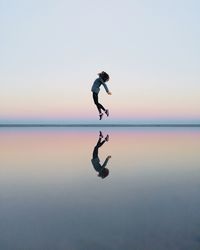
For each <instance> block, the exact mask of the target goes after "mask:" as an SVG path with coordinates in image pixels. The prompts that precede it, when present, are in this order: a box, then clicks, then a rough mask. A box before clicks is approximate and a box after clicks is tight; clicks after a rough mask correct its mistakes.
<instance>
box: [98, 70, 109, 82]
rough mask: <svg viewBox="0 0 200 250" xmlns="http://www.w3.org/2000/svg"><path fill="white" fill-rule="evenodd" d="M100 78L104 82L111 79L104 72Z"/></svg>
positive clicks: (100, 74)
mask: <svg viewBox="0 0 200 250" xmlns="http://www.w3.org/2000/svg"><path fill="white" fill-rule="evenodd" d="M98 75H99V77H101V79H102V80H103V81H104V82H107V81H109V79H110V77H109V75H108V74H107V73H106V72H105V71H102V72H101V73H99V74H98Z"/></svg>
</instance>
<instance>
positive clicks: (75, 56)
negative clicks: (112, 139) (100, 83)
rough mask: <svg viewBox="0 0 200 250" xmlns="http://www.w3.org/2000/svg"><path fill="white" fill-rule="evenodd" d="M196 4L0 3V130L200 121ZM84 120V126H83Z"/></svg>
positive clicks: (199, 39) (199, 38) (199, 32)
mask: <svg viewBox="0 0 200 250" xmlns="http://www.w3.org/2000/svg"><path fill="white" fill-rule="evenodd" d="M199 13H200V2H199V1H194V0H191V1H179V0H174V1H171V0H169V1H161V0H160V1H158V0H157V1H156V0H153V1H141V0H140V1H139V0H138V1H127V0H125V1H114V0H111V1H105V0H103V1H95V0H93V1H89V0H86V1H80V0H74V1H59V0H57V1H56V0H54V1H49V0H48V1H47V0H42V1H37V0H34V1H32V0H29V1H21V0H19V1H9V0H6V1H2V0H0V36H1V41H0V55H1V56H0V86H1V91H0V100H1V107H0V121H4V120H16V119H23V120H29V119H31V120H33V119H36V120H42V119H51V120H69V119H70V120H84V119H86V118H84V117H87V119H88V120H90V121H93V120H96V119H97V117H96V116H97V112H96V109H95V107H94V106H93V103H92V100H91V93H90V87H91V84H92V82H93V80H94V79H95V77H96V73H98V72H99V71H101V70H105V71H107V72H108V73H110V75H111V80H110V84H109V86H110V89H111V91H112V92H113V96H111V97H108V96H107V95H105V94H104V93H103V90H102V91H101V94H100V95H101V97H100V98H101V100H102V102H103V103H105V105H108V106H109V108H110V110H111V114H112V116H111V118H110V122H112V119H113V121H114V120H120V119H121V120H123V121H124V120H131V121H132V120H133V121H134V120H140V119H141V120H146V119H147V120H148V119H149V120H152V119H156V120H193V121H194V120H200V109H199V106H200V105H199V104H200V103H199V102H200V101H199V100H200V29H199V23H200V15H199ZM87 119H86V120H87Z"/></svg>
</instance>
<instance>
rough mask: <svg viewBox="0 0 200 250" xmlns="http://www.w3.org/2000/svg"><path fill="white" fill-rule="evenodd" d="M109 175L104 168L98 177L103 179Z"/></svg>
mask: <svg viewBox="0 0 200 250" xmlns="http://www.w3.org/2000/svg"><path fill="white" fill-rule="evenodd" d="M108 175H109V170H108V169H107V168H104V169H103V170H102V171H101V173H100V174H99V176H100V177H101V178H102V179H104V178H106V177H107V176H108Z"/></svg>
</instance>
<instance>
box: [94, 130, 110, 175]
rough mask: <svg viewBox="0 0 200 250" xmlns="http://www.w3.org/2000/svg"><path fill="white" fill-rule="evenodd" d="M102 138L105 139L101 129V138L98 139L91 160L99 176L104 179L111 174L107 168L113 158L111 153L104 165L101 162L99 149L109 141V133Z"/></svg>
mask: <svg viewBox="0 0 200 250" xmlns="http://www.w3.org/2000/svg"><path fill="white" fill-rule="evenodd" d="M102 139H103V134H102V132H101V131H100V132H99V139H98V141H97V144H96V146H95V147H94V150H93V154H92V160H91V162H92V165H93V167H94V169H95V170H96V171H97V172H98V176H99V177H101V178H102V179H104V178H106V177H107V176H108V175H109V170H108V169H107V168H106V165H107V163H108V161H109V159H110V158H111V155H109V156H107V157H106V159H105V161H104V163H103V164H102V165H101V164H100V159H99V156H98V153H99V152H98V150H99V148H100V147H101V146H102V145H103V144H104V143H105V142H108V141H109V135H107V136H106V137H105V139H104V140H103V141H101V140H102Z"/></svg>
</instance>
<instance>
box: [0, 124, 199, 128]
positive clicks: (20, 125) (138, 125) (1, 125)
mask: <svg viewBox="0 0 200 250" xmlns="http://www.w3.org/2000/svg"><path fill="white" fill-rule="evenodd" d="M1 127H200V124H169V123H166V124H157V123H153V124H151V123H150V124H148V123H147V124H143V123H141V124H117V123H116V124H92V123H91V124H53V123H48V124H40V123H36V124H24V123H20V124H17V123H16V124H14V123H13V124H0V128H1Z"/></svg>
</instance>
